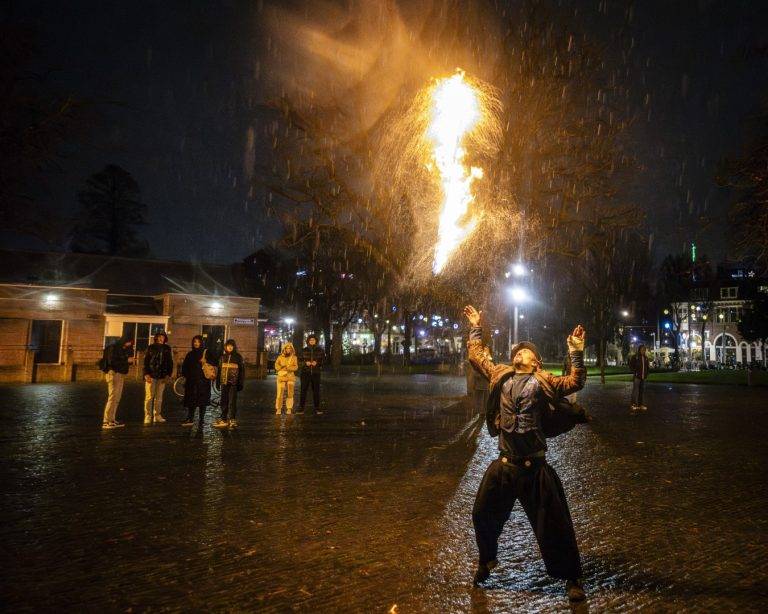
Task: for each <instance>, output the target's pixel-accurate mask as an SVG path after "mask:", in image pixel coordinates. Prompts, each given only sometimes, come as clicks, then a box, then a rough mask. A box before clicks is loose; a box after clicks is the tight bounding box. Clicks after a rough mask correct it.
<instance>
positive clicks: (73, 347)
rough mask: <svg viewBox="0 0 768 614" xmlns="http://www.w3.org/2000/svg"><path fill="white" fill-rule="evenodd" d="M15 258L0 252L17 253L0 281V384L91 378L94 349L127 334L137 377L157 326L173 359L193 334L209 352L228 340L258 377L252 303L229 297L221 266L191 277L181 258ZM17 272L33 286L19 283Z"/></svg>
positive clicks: (194, 269)
mask: <svg viewBox="0 0 768 614" xmlns="http://www.w3.org/2000/svg"><path fill="white" fill-rule="evenodd" d="M19 255H20V254H19V252H5V253H4V254H0V257H3V256H5V257H6V261H8V260H11V261H13V260H14V258H16V259H17V262H16V264H17V266H15V267H14V268H13V269H8V270H9V271H11V273H10V274H8V275H5V276H4V277H5V283H0V381H5V382H64V381H83V380H96V379H100V378H101V377H102V373H101V371H99V368H98V362H99V359H100V358H101V356H102V352H103V349H104V347H105V346H106V345H107V344H109V343H112V342H114V341H116V340H117V339H120V338H124V337H130V338H132V339H133V340H134V348H135V352H136V358H137V361H136V365H135V366H134V367H133V368H132V374H133V375H134V376H136V377H141V361H142V359H143V355H144V352H145V351H146V349H147V346H148V345H149V344H150V343H151V342H152V338H153V337H154V335H155V334H156V333H158V332H160V331H164V332H166V333H167V335H168V338H169V343H170V345H171V347H172V348H173V351H174V360H175V362H176V363H177V364H179V363H180V362H181V361H182V360H183V358H184V355H185V354H186V352H187V351H188V350H189V348H190V344H191V339H192V337H193V336H194V335H203V337H204V338H205V339H206V344H207V347H208V348H209V349H210V350H212V351H213V352H218V351H220V349H221V348H222V346H223V343H224V341H225V340H226V339H229V338H234V339H236V341H237V344H238V349H239V351H240V352H241V354H242V355H243V357H244V359H245V361H246V363H247V364H249V365H250V366H251V367H252V368H251V369H249V370H248V371H247V372H248V373H250V374H252V375H253V374H257V373H260V369H261V365H260V364H259V362H260V352H259V350H260V347H259V346H260V338H259V332H258V331H259V326H258V324H259V308H260V299H259V298H257V297H249V296H240V295H238V294H236V293H235V290H233V289H232V287H231V286H232V285H233V284H232V280H231V279H228V276H227V275H226V274H225V273H226V272H227V271H228V267H218V268H217V267H216V266H215V265H208V266H206V267H202V269H203V272H202V273H201V270H200V269H201V266H202V265H192V264H187V263H178V262H164V261H146V260H132V259H126V258H106V257H102V256H85V255H76V254H50V253H35V252H22V253H21V259H22V260H23V261H24V262H23V263H22V262H19V261H18V260H19ZM22 265H23V266H22ZM25 271H26V273H25ZM52 271H55V274H52ZM84 271H85V272H86V273H87V272H88V271H90V273H87V274H83V273H84ZM25 274H26V275H27V278H29V277H31V276H35V277H37V279H35V283H21V282H20V281H19V278H20V277H22V278H23V276H24V275H25ZM40 276H42V277H43V279H39V277H40ZM8 277H15V278H16V279H11V280H8ZM0 279H2V277H0ZM65 281H69V283H62V282H65ZM46 282H47V283H46ZM227 282H229V283H227ZM131 290H132V292H131ZM127 291H128V292H127ZM148 291H149V292H148ZM253 367H256V368H253Z"/></svg>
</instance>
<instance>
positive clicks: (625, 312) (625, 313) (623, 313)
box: [621, 309, 629, 318]
mask: <svg viewBox="0 0 768 614" xmlns="http://www.w3.org/2000/svg"><path fill="white" fill-rule="evenodd" d="M621 317H622V318H628V317H629V312H628V311H627V310H626V309H624V310H622V312H621Z"/></svg>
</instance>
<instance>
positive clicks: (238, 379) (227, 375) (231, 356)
mask: <svg viewBox="0 0 768 614" xmlns="http://www.w3.org/2000/svg"><path fill="white" fill-rule="evenodd" d="M217 378H218V382H219V387H220V388H221V418H219V419H218V420H217V421H216V422H214V423H213V426H214V427H216V428H217V429H225V428H235V427H236V426H237V393H238V392H240V391H242V389H243V383H244V382H245V361H244V360H243V357H242V356H241V355H240V352H238V351H237V343H235V340H234V339H227V342H226V343H225V344H224V353H223V354H222V355H221V356H220V357H219V372H218V373H217Z"/></svg>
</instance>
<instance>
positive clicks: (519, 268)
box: [504, 261, 528, 354]
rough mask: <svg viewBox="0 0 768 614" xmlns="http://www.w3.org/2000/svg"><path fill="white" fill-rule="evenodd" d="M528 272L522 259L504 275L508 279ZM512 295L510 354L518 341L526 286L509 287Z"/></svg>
mask: <svg viewBox="0 0 768 614" xmlns="http://www.w3.org/2000/svg"><path fill="white" fill-rule="evenodd" d="M527 273H528V270H527V269H526V268H525V265H524V264H523V263H522V262H521V261H517V262H515V263H514V264H513V265H512V266H511V268H510V270H509V271H507V272H506V273H504V277H505V278H506V279H509V278H510V277H517V278H518V279H519V278H522V277H525V276H526V274H527ZM509 293H510V296H511V298H512V309H511V310H510V314H509V317H510V320H511V322H510V323H509V336H508V339H507V345H508V348H507V352H508V353H509V354H511V353H512V346H513V345H514V344H516V343H517V327H518V319H519V318H518V309H519V305H520V303H522V302H523V301H524V300H525V299H526V296H527V295H526V292H525V288H523V287H521V286H513V287H512V288H510V289H509Z"/></svg>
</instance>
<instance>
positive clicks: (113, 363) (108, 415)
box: [100, 337, 133, 429]
mask: <svg viewBox="0 0 768 614" xmlns="http://www.w3.org/2000/svg"><path fill="white" fill-rule="evenodd" d="M132 364H133V339H131V338H130V337H123V338H122V339H120V340H118V341H116V342H115V343H113V344H112V345H108V346H107V347H106V348H104V356H103V357H102V359H101V365H100V366H101V370H102V371H104V379H105V380H106V382H107V404H106V406H105V407H104V420H103V422H102V425H101V428H104V429H114V428H118V427H121V426H125V424H123V423H122V422H118V421H117V420H116V419H115V415H116V414H117V406H118V405H120V398H121V397H122V396H123V382H124V381H125V376H126V375H127V374H128V369H129V367H130V365H132Z"/></svg>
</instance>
